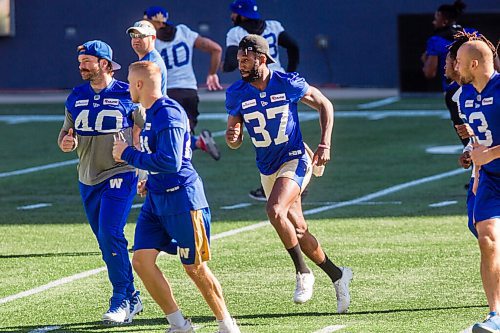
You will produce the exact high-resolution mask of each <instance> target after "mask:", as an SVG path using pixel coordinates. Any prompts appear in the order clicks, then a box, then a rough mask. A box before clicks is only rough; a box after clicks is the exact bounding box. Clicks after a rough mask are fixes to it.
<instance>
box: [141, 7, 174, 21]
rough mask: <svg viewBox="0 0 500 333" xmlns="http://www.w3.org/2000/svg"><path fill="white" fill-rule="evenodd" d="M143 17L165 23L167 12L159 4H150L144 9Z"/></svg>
mask: <svg viewBox="0 0 500 333" xmlns="http://www.w3.org/2000/svg"><path fill="white" fill-rule="evenodd" d="M144 18H145V19H146V20H150V21H155V22H160V23H167V20H168V12H167V10H166V9H165V8H163V7H160V6H152V7H149V8H148V9H146V10H145V11H144Z"/></svg>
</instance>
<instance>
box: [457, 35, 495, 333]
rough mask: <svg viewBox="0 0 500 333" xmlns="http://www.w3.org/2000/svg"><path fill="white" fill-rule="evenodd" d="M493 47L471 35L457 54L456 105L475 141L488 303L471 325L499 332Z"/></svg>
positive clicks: (478, 332) (477, 217)
mask: <svg viewBox="0 0 500 333" xmlns="http://www.w3.org/2000/svg"><path fill="white" fill-rule="evenodd" d="M488 44H490V45H488ZM492 50H495V48H494V47H493V48H492V46H491V43H489V41H487V40H486V39H485V38H484V37H483V36H478V35H477V34H470V35H469V41H468V42H466V43H465V44H463V45H462V46H461V47H460V48H459V50H458V53H457V70H458V72H459V74H460V83H461V84H462V85H463V86H462V93H461V94H460V109H461V111H462V112H463V113H464V114H465V116H466V118H467V121H468V123H469V125H470V126H471V127H472V129H473V130H474V134H475V137H476V140H477V142H476V143H474V145H473V146H474V148H473V150H472V152H471V158H472V162H473V163H474V165H475V166H476V168H479V176H478V177H479V179H478V185H477V192H476V197H475V201H474V212H473V217H474V222H475V227H476V230H477V233H478V243H479V249H480V252H481V278H482V281H483V288H484V291H485V294H486V298H487V300H488V305H489V308H490V313H489V315H488V317H487V318H486V320H485V321H484V322H482V323H477V324H475V325H474V326H473V328H472V331H473V332H474V333H485V332H500V315H499V314H498V311H500V224H499V223H500V221H499V217H500V75H499V74H498V73H497V72H496V71H495V69H494V58H495V54H494V52H492Z"/></svg>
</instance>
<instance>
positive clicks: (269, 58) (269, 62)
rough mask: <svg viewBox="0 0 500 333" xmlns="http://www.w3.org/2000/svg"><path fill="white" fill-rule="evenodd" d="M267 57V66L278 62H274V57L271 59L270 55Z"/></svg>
mask: <svg viewBox="0 0 500 333" xmlns="http://www.w3.org/2000/svg"><path fill="white" fill-rule="evenodd" d="M266 57H267V60H266V64H274V63H275V62H276V60H274V59H273V57H271V56H270V55H269V54H266Z"/></svg>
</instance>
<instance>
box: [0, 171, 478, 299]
mask: <svg viewBox="0 0 500 333" xmlns="http://www.w3.org/2000/svg"><path fill="white" fill-rule="evenodd" d="M463 172H469V171H468V170H464V169H456V170H452V171H448V172H444V173H440V174H437V175H434V176H430V177H424V178H420V179H416V180H413V181H410V182H407V183H403V184H399V185H395V186H391V187H389V188H386V189H385V190H381V191H377V192H374V193H371V194H368V195H365V196H362V197H359V198H357V199H353V200H349V201H343V202H339V203H336V204H333V205H326V206H323V207H318V208H315V209H309V210H306V211H304V215H312V214H316V213H320V212H324V211H326V210H331V209H336V208H340V207H346V206H351V205H355V204H358V203H360V202H364V201H369V200H372V199H375V198H378V197H381V196H384V195H387V194H391V193H394V192H397V191H400V190H403V189H406V188H409V187H413V186H417V185H420V184H424V183H428V182H432V181H435V180H439V179H442V178H446V177H451V176H455V175H458V174H460V173H463ZM267 225H270V223H269V222H268V221H262V222H259V223H256V224H252V225H249V226H246V227H243V228H238V229H234V230H229V231H225V232H222V233H220V234H216V235H214V236H212V239H214V240H215V239H220V238H223V237H228V236H232V235H236V234H238V233H241V232H245V231H248V230H254V229H257V228H261V227H264V226H267ZM105 270H106V267H101V268H97V269H93V270H90V271H86V272H82V273H78V274H75V275H72V276H68V277H65V278H62V279H59V280H56V281H53V282H50V283H48V284H46V285H43V286H40V287H37V288H34V289H30V290H27V291H23V292H20V293H18V294H15V295H12V296H7V297H5V298H1V299H0V305H1V304H4V303H7V302H10V301H14V300H16V299H19V298H23V297H26V296H30V295H33V294H37V293H40V292H42V291H45V290H47V289H50V288H53V287H57V286H60V285H63V284H66V283H69V282H72V281H75V280H78V279H83V278H85V277H88V276H91V275H95V274H98V273H100V272H103V271H105Z"/></svg>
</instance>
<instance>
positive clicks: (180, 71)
mask: <svg viewBox="0 0 500 333" xmlns="http://www.w3.org/2000/svg"><path fill="white" fill-rule="evenodd" d="M176 28H177V31H176V32H175V37H174V39H173V40H172V41H170V42H164V41H162V40H159V39H156V43H155V48H156V50H158V52H159V53H160V55H161V57H162V58H163V61H165V65H166V66H167V89H172V88H184V89H198V87H197V85H196V76H195V75H194V70H193V49H194V42H195V40H196V38H198V36H199V34H198V33H197V32H194V31H193V30H191V29H189V28H188V27H187V26H185V25H184V24H179V25H177V26H176Z"/></svg>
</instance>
